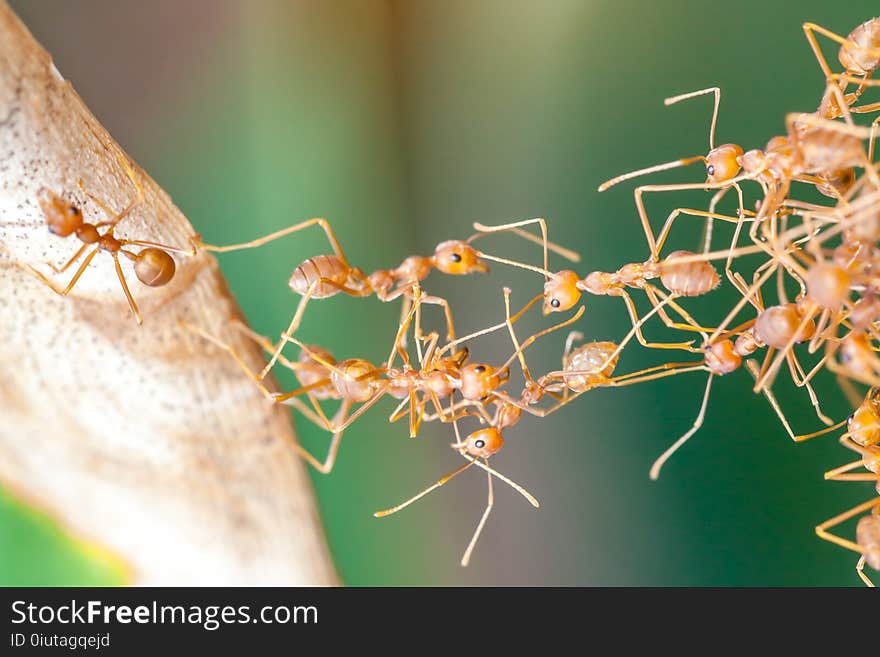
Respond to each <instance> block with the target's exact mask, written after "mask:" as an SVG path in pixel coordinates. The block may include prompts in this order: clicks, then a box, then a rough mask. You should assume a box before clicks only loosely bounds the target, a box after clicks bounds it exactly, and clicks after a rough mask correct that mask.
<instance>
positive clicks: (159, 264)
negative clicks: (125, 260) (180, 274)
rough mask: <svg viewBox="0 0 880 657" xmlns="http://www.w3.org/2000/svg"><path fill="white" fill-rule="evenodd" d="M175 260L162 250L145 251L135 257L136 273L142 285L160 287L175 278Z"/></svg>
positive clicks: (150, 249) (151, 249)
mask: <svg viewBox="0 0 880 657" xmlns="http://www.w3.org/2000/svg"><path fill="white" fill-rule="evenodd" d="M175 269H176V268H175V265H174V258H172V257H171V256H170V255H168V254H167V253H166V252H165V251H163V250H162V249H154V248H149V249H144V250H143V251H141V252H140V253H138V254H137V256H135V260H134V273H135V275H136V276H137V277H138V280H140V282H141V283H143V284H144V285H149V286H150V287H160V286H162V285H165V284H166V283H167V282H168V281H170V280H171V279H172V278H174V272H175Z"/></svg>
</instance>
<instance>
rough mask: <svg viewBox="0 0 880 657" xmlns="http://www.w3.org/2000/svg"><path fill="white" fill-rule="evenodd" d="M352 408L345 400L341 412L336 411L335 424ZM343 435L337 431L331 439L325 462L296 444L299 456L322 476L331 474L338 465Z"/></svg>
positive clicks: (340, 408)
mask: <svg viewBox="0 0 880 657" xmlns="http://www.w3.org/2000/svg"><path fill="white" fill-rule="evenodd" d="M350 408H351V402H350V401H349V400H347V399H346V400H343V402H342V405H341V406H340V407H339V410H338V411H336V415H334V416H333V422H334V423H335V422H337V421H338V420H341V419H342V418H344V417H345V415H346V414H347V413H348V410H349V409H350ZM342 433H343V432H342V431H337V432H335V433H334V434H333V438H331V440H330V445H329V447H328V448H327V456H326V457H324V461H323V462H321V461H319V460H318V459H316V458H315V457H314V456H313V455H312V454H311V453H310V452H309V451H308V450H306V449H305V448H304V447H303V446H302V445H300V444H299V442H297V443H296V450H297V452H298V453H299V455H300V456H301V457H302V458H303V459H304V460H305V461H307V462H308V463H309V465H311V466H312V467H313V468H315V470H317V471H318V472H320V473H321V474H330V472H331V471H332V470H333V466H334V465H335V464H336V455H337V454H338V453H339V444H340V443H341V442H342Z"/></svg>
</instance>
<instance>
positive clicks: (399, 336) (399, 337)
mask: <svg viewBox="0 0 880 657" xmlns="http://www.w3.org/2000/svg"><path fill="white" fill-rule="evenodd" d="M420 306H421V290H420V289H419V288H418V287H416V288H415V290H414V294H413V299H412V304H411V305H410V308H409V311H408V312H407V314H406V317H404V319H403V321H401V322H400V324H399V325H398V327H397V333H396V334H395V335H394V341H393V342H392V343H391V353H389V354H388V358H387V359H386V361H385V362H386V367H387V368H389V369H390V368H392V367H394V356H395V355H399V356H400V358H401V360H403V363H404V366H405V367H407V368H409V354H408V353H407V351H406V349H405V348H404V347H403V340H404V336H406V333H407V331H408V330H409V327H410V324H412V321H413V317H415V316H416V315H417V314H418V312H419V308H420ZM416 343H417V346H419V347H420V345H419V344H418V340H417V341H416ZM420 348H421V347H420ZM420 356H421V353H420ZM420 360H421V358H420Z"/></svg>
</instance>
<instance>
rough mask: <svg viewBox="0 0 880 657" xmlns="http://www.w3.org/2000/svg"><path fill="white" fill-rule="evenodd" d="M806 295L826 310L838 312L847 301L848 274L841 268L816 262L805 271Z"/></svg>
mask: <svg viewBox="0 0 880 657" xmlns="http://www.w3.org/2000/svg"><path fill="white" fill-rule="evenodd" d="M805 282H806V284H807V294H808V295H809V296H810V299H812V300H813V301H815V302H816V303H817V304H819V305H820V306H821V307H822V308H826V309H828V310H839V309H840V307H841V306H842V305H843V304H844V303H845V302H846V301H847V300H848V299H849V285H850V280H849V274H847V273H846V270H845V269H844V268H843V267H839V266H838V265H833V264H830V263H822V262H817V263H815V264H814V265H813V266H812V267H810V268H809V269H808V270H807V275H806V281H805Z"/></svg>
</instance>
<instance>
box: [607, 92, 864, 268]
mask: <svg viewBox="0 0 880 657" xmlns="http://www.w3.org/2000/svg"><path fill="white" fill-rule="evenodd" d="M828 89H829V93H830V94H831V95H833V96H834V97H835V98H838V99H839V100H840V104H841V106H843V97H842V92H841V91H840V89H839V87H837V86H836V85H835V84H833V83H831V84H829V87H828ZM707 93H714V95H715V108H714V111H713V115H712V124H711V127H710V133H709V141H710V150H709V153H708V154H707V155H705V156H703V155H699V156H694V157H688V158H682V159H679V160H674V161H672V162H668V163H665V164H660V165H656V166H652V167H648V168H646V169H640V170H637V171H633V172H630V173H627V174H623V175H620V176H617V177H615V178H612V179H611V180H608V181H606V182H604V183H603V184H602V185H600V186H599V191H600V192H601V191H604V190H606V189H608V188H610V187H612V186H614V185H616V184H618V183H620V182H623V181H626V180H630V179H632V178H635V177H638V176H641V175H645V174H648V173H653V172H657V171H663V170H667V169H672V168H676V167H681V166H687V165H689V164H692V163H694V162H703V163H704V164H705V165H706V174H707V180H706V182H705V183H702V184H672V185H642V186H640V187H637V188H636V189H635V191H634V198H635V203H636V208H637V210H638V213H639V218H640V220H641V222H642V228H643V230H644V232H645V236H646V239H647V242H648V246H649V248H650V250H651V260H653V261H656V260H658V259H659V250H660V247H659V245H658V240H656V239H655V237H654V233H653V230H652V229H651V225H650V221H649V220H648V216H647V213H646V211H645V206H644V200H643V194H644V193H645V192H665V191H680V190H689V189H705V190H718V191H717V193H716V194H715V196H714V197H713V198H712V201H711V203H710V207H709V212H702V213H701V212H698V211H693V210H689V209H686V208H677V209H676V210H674V211H673V212H672V213H671V214H670V216H669V218H668V219H667V222H666V225H665V226H664V229H663V232H662V233H661V234H663V235H665V234H667V233H668V231H669V230H670V228H671V223H672V221H674V220H675V219H676V218H677V217H678V216H681V215H682V214H690V215H696V216H702V217H705V218H706V222H707V223H706V239H705V242H704V251H705V252H708V251H709V245H710V243H711V230H712V221H713V220H714V219H722V220H725V221H729V222H733V223H736V229H735V231H734V235H733V239H732V241H731V244H730V247H729V249H728V251H729V255H728V258H727V264H726V267H725V270H726V273H727V276H728V278H730V279H731V280H732V281H733V280H734V275H733V273H732V272H731V271H730V264H731V260H732V257H733V255H734V253H735V249H736V244H737V241H738V239H739V235H740V231H741V228H742V224H743V223H744V222H745V221H746V220H747V218H748V213H747V212H746V211H745V209H744V207H743V194H742V189H741V188H740V186H739V183H740V182H742V181H745V180H754V181H756V182H758V183H759V184H760V186H761V188H762V190H763V196H764V199H763V201H762V203H761V204H760V205H759V208H758V213H757V215H756V216H755V217H754V218H753V219H750V221H752V229H751V230H750V232H749V235H750V238H751V239H752V241H753V242H755V243H756V244H758V245H760V244H762V241H761V240H759V239H758V237H757V228H758V226H759V225H760V224H761V223H762V222H763V221H765V220H767V219H770V220H772V221H774V222H775V220H776V218H777V210H778V208H780V207H781V206H782V205H783V204H784V203H785V202H786V200H787V198H788V194H789V187H790V185H791V182H793V181H801V182H806V183H809V184H812V185H814V186H816V187H817V188H819V189H820V190H821V191H822V192H823V193H826V194H832V195H834V196H836V197H837V198H840V197H841V195H842V194H843V193H845V192H846V191H848V190H849V189H850V188H851V184H850V182H849V181H850V180H851V179H852V178H853V177H854V173H852V172H851V170H852V168H853V167H862V168H864V169H865V170H866V171H867V173H868V175H869V176H871V177H872V178H874V179H876V178H877V172H876V171H875V170H874V169H873V167H871V166H870V158H869V155H866V154H865V152H864V148H863V147H862V143H861V140H862V139H865V138H868V137H872V138H873V133H871V132H868V133H863V132H861V129H860V128H858V127H857V126H855V125H853V123H852V118H851V116H850V114H849V112H848V110H847V109H844V110H843V116H844V118H845V119H846V124H845V125H843V124H839V123H835V122H832V121H829V120H827V119H824V118H819V117H815V116H813V115H808V114H790V115H789V116H788V117H787V118H786V125H787V128H788V134H787V136H784V137H783V136H780V137H774V138H773V139H771V140H770V141H769V142H768V144H767V146H766V148H765V150H763V151H762V150H759V149H754V150H751V151H748V152H744V150H743V148H742V147H740V146H738V145H736V144H723V145H721V146H718V147H716V146H715V145H714V143H715V124H716V121H717V116H718V106H719V103H720V98H721V95H720V90H719V89H718V88H717V87H712V88H709V89H702V90H700V91H695V92H692V93H688V94H683V95H680V96H675V97H672V98H667V99H666V101H665V103H666V104H667V105H671V104H673V103H677V102H679V101H681V100H685V99H688V98H694V97H696V96H700V95H705V94H707ZM872 145H873V141H872ZM729 189H736V191H737V195H738V198H739V209H738V213H737V214H738V216H737V217H728V216H726V215H720V214H717V213H715V211H714V208H715V206H716V204H717V203H718V202H719V201H720V199H721V198H722V197H723V195H724V194H725V193H726V192H727V191H728V190H729ZM774 231H775V227H774Z"/></svg>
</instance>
